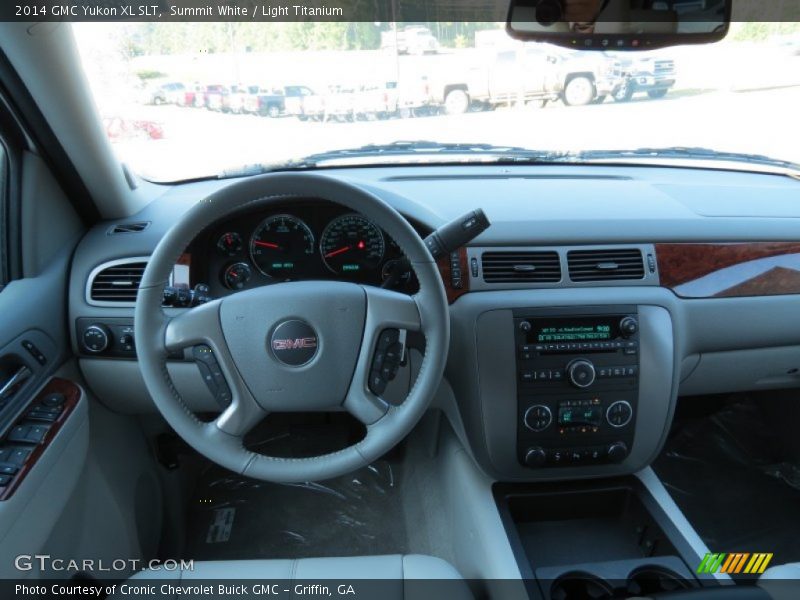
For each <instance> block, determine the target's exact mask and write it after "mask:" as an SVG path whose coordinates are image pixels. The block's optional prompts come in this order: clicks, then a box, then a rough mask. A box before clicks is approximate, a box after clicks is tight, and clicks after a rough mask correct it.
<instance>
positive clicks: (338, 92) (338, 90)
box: [323, 85, 356, 121]
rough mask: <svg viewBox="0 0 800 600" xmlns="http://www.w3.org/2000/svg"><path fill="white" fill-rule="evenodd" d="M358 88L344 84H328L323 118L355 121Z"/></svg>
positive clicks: (326, 119)
mask: <svg viewBox="0 0 800 600" xmlns="http://www.w3.org/2000/svg"><path fill="white" fill-rule="evenodd" d="M355 97H356V90H355V88H353V87H349V86H344V85H331V86H328V90H327V93H326V94H325V98H324V107H325V110H324V115H323V120H325V121H328V120H334V121H353V120H355V109H356V98H355Z"/></svg>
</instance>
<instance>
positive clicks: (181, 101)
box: [176, 83, 203, 106]
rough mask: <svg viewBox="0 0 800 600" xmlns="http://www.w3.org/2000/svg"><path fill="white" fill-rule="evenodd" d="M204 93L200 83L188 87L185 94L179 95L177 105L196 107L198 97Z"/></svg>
mask: <svg viewBox="0 0 800 600" xmlns="http://www.w3.org/2000/svg"><path fill="white" fill-rule="evenodd" d="M202 93H203V86H202V85H200V84H199V83H193V84H191V85H188V86H186V88H185V89H184V91H183V94H178V101H177V102H176V104H177V105H178V106H195V102H196V99H197V96H198V95H202Z"/></svg>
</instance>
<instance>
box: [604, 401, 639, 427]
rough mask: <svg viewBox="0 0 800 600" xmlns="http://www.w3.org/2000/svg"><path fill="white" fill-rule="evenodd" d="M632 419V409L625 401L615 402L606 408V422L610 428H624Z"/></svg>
mask: <svg viewBox="0 0 800 600" xmlns="http://www.w3.org/2000/svg"><path fill="white" fill-rule="evenodd" d="M632 418H633V408H631V405H630V404H629V403H628V402H627V401H625V400H617V401H616V402H613V403H612V404H611V406H609V407H608V410H607V411H606V420H608V424H609V425H611V426H612V427H625V425H627V424H628V423H630V421H631V419H632Z"/></svg>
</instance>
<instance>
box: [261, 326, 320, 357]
mask: <svg viewBox="0 0 800 600" xmlns="http://www.w3.org/2000/svg"><path fill="white" fill-rule="evenodd" d="M269 347H270V349H271V350H272V355H273V356H274V357H275V358H276V359H277V360H278V361H279V362H282V363H283V364H285V365H288V366H290V367H302V366H303V365H306V364H308V363H310V362H311V360H312V359H313V358H314V357H315V356H316V354H317V350H318V348H319V339H318V337H317V332H316V331H315V330H314V328H313V327H311V325H309V324H308V323H306V322H305V321H300V320H298V319H291V320H289V321H284V322H283V323H281V324H280V325H278V326H277V327H276V328H275V329H274V330H273V332H272V335H271V336H270V338H269Z"/></svg>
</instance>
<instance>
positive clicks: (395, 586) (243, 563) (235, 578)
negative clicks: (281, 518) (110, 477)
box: [113, 554, 473, 600]
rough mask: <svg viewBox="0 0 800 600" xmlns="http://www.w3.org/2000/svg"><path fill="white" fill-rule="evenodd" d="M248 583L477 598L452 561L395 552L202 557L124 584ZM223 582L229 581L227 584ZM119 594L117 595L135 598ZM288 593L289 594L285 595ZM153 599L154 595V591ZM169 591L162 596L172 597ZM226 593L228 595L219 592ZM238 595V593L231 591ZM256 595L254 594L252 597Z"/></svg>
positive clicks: (405, 599) (385, 597)
mask: <svg viewBox="0 0 800 600" xmlns="http://www.w3.org/2000/svg"><path fill="white" fill-rule="evenodd" d="M213 580H217V583H222V584H223V585H226V584H228V583H230V584H231V585H233V584H236V583H240V584H244V585H246V586H253V585H257V584H263V585H273V584H279V585H280V588H281V591H283V590H285V589H292V590H293V589H294V587H295V586H296V585H305V584H309V585H311V584H321V585H327V586H328V587H329V588H330V589H331V594H332V596H333V597H339V594H338V593H337V586H338V585H340V584H341V585H345V586H346V585H352V586H353V588H354V590H355V596H354V595H342V596H341V597H342V598H348V597H350V598H352V597H356V598H380V600H411V599H412V598H413V599H415V600H416V599H418V598H423V599H424V598H432V599H433V598H448V599H453V600H461V599H462V598H463V599H468V598H473V596H472V593H471V592H470V590H469V588H468V587H467V584H466V582H465V581H464V580H463V579H462V577H461V575H460V574H459V573H458V571H456V569H455V567H453V566H452V565H451V564H450V563H448V562H446V561H444V560H442V559H440V558H435V557H433V556H424V555H421V554H392V555H387V556H358V557H330V558H302V559H294V560H292V559H286V560H231V561H206V562H204V561H200V562H195V563H194V568H193V569H192V570H185V571H180V570H166V569H163V568H162V569H154V570H145V571H140V572H139V573H137V574H135V575H134V576H133V577H131V578H130V579H129V580H128V581H126V582H125V583H124V584H122V585H129V586H139V585H144V584H150V585H156V586H157V587H159V588H160V586H161V585H163V584H173V585H180V586H189V587H190V586H192V585H193V584H199V583H200V582H204V583H205V582H208V583H211V584H214V583H215V582H214V581H213ZM222 580H227V581H226V582H223V581H222ZM120 591H121V590H119V591H118V594H117V595H115V596H113V598H115V599H116V598H135V597H136V596H135V595H130V594H128V595H125V596H123V595H121V594H120V593H119V592H120ZM281 595H283V596H287V597H288V596H289V595H288V594H285V593H282V594H281ZM149 597H151V598H152V595H150V596H149ZM170 597H171V596H169V595H164V596H159V598H170ZM174 597H175V598H178V597H180V598H182V599H185V598H193V596H192V595H191V594H188V595H186V594H180V595H178V594H176V595H175V596H174ZM217 597H222V596H219V595H218V596H217ZM224 597H226V598H236V597H238V596H237V595H235V594H234V595H226V596H224ZM242 597H248V598H252V597H253V595H252V593H251V594H249V595H247V596H244V595H243V596H242Z"/></svg>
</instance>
